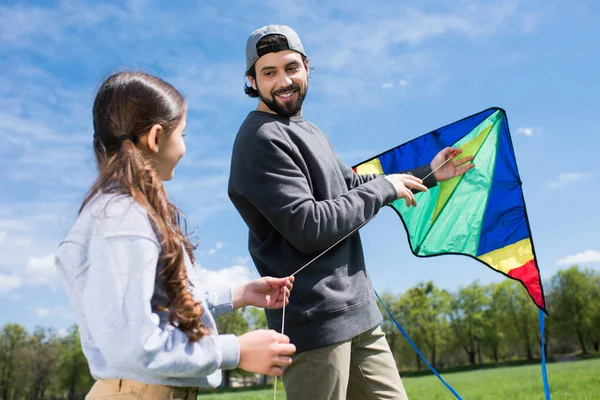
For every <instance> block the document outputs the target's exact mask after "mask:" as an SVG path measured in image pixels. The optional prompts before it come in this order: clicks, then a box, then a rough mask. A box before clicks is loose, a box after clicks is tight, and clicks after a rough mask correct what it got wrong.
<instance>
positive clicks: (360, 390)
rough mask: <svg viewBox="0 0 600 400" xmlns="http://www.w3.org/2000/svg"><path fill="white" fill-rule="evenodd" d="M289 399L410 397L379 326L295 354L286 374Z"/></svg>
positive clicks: (370, 399)
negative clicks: (342, 340) (345, 338)
mask: <svg viewBox="0 0 600 400" xmlns="http://www.w3.org/2000/svg"><path fill="white" fill-rule="evenodd" d="M283 384H284V386H285V392H286V398H287V400H346V399H347V400H383V399H394V400H407V399H408V397H407V395H406V391H405V390H404V386H403V385H402V380H401V379H400V374H399V373H398V369H397V368H396V362H395V361H394V358H393V356H392V353H391V351H390V348H389V346H388V343H387V340H386V339H385V334H384V333H383V331H382V330H381V328H380V327H379V326H378V327H376V328H374V329H371V330H369V331H367V332H364V333H362V334H360V335H358V336H356V337H354V338H353V339H351V340H348V341H346V342H343V343H338V344H334V345H331V346H327V347H323V348H320V349H316V350H311V351H307V352H302V353H299V354H296V355H295V356H293V361H292V364H291V365H290V366H289V367H287V368H286V369H285V371H284V374H283Z"/></svg>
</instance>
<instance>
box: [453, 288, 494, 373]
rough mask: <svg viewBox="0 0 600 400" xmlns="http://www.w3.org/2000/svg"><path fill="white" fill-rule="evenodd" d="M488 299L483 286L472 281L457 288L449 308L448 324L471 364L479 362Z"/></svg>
mask: <svg viewBox="0 0 600 400" xmlns="http://www.w3.org/2000/svg"><path fill="white" fill-rule="evenodd" d="M489 301H490V300H489V298H488V297H487V295H486V292H485V289H484V287H482V286H481V285H479V283H478V282H473V283H472V284H470V285H469V286H467V287H464V288H461V289H459V291H458V293H457V294H456V296H455V298H454V301H453V302H452V306H451V308H450V321H451V322H450V325H451V327H452V329H453V330H454V333H455V335H456V339H457V341H458V343H459V344H460V346H461V347H462V348H463V350H464V351H465V352H466V353H467V357H468V358H469V363H470V364H471V365H475V363H476V361H479V363H481V347H480V341H481V339H482V337H483V332H484V327H485V322H484V320H485V316H484V313H485V310H486V309H487V307H488V306H489ZM476 357H477V358H476Z"/></svg>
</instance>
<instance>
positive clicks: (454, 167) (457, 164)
mask: <svg viewBox="0 0 600 400" xmlns="http://www.w3.org/2000/svg"><path fill="white" fill-rule="evenodd" d="M462 152H463V151H462V149H457V148H453V147H446V148H445V149H443V150H442V151H440V152H439V153H437V154H436V156H435V157H434V158H433V160H432V161H431V169H432V170H436V168H438V167H439V169H438V170H437V171H435V172H434V173H433V175H434V176H435V179H436V180H437V181H438V182H443V181H447V180H449V179H452V178H454V177H456V176H459V175H462V174H464V173H465V172H467V171H468V170H470V169H471V168H474V167H475V164H473V163H472V162H471V161H473V159H474V158H475V157H473V156H468V157H463V158H460V159H458V160H451V161H448V162H447V163H446V164H444V161H446V160H448V159H449V158H456V157H457V156H459V155H460V154H461V153H462ZM442 164H444V165H443V166H441V167H440V165H442Z"/></svg>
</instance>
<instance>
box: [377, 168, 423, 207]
mask: <svg viewBox="0 0 600 400" xmlns="http://www.w3.org/2000/svg"><path fill="white" fill-rule="evenodd" d="M385 179H387V180H388V181H389V182H390V183H391V184H392V185H394V188H395V189H396V193H397V194H398V198H399V199H404V200H406V207H410V206H411V205H412V206H416V205H417V202H416V200H415V195H414V194H413V193H412V192H411V189H416V190H420V191H422V192H426V191H427V187H426V186H425V185H423V181H422V180H421V179H419V178H417V177H416V176H413V175H408V174H392V175H386V176H385Z"/></svg>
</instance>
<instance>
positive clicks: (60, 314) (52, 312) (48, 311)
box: [35, 307, 74, 320]
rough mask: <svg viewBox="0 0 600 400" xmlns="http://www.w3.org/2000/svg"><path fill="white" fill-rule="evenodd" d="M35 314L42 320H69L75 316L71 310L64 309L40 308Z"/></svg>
mask: <svg viewBox="0 0 600 400" xmlns="http://www.w3.org/2000/svg"><path fill="white" fill-rule="evenodd" d="M35 313H36V315H37V316H38V317H40V318H61V319H69V320H72V319H74V315H73V313H72V312H71V310H66V309H64V308H63V307H53V308H45V307H40V308H37V309H36V310H35Z"/></svg>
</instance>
